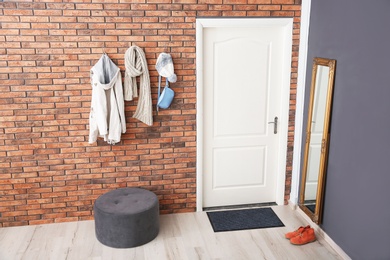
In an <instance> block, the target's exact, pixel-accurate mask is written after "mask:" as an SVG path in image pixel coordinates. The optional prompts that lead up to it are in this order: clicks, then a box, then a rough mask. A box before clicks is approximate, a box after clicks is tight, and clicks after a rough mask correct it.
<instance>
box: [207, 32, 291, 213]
mask: <svg viewBox="0 0 390 260" xmlns="http://www.w3.org/2000/svg"><path fill="white" fill-rule="evenodd" d="M285 40H286V39H285V30H284V29H283V27H275V26H273V27H269V26H268V27H266V26H263V27H251V26H248V27H242V26H241V27H229V26H227V27H214V28H213V27H210V28H204V29H203V53H202V59H203V70H202V71H203V97H202V98H203V107H202V111H203V129H202V131H203V144H202V147H203V158H202V160H203V169H202V170H203V207H214V206H224V205H240V204H251V203H264V202H275V201H276V185H277V183H276V181H277V170H278V155H279V154H278V152H279V151H278V147H279V141H280V140H281V139H280V138H279V135H280V132H278V129H276V125H275V121H276V120H275V118H280V113H281V100H282V95H281V89H282V85H283V84H284V82H283V78H284V76H286V75H284V76H283V73H285V70H284V68H285V67H286V66H285V62H286V59H285V57H286V56H285V55H286V53H285V45H284V44H285ZM290 46H291V45H290ZM290 48H291V47H290ZM287 62H289V59H288V60H287ZM287 76H288V77H289V76H290V75H287ZM278 123H280V121H279V122H278ZM277 128H280V126H278V127H277ZM283 134H286V133H283ZM286 145H287V144H286ZM284 160H285V158H284ZM283 185H284V183H283Z"/></svg>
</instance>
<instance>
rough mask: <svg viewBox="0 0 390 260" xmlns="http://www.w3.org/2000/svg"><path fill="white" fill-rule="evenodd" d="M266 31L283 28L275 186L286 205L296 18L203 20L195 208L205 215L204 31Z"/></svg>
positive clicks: (199, 34) (199, 33)
mask: <svg viewBox="0 0 390 260" xmlns="http://www.w3.org/2000/svg"><path fill="white" fill-rule="evenodd" d="M227 26H235V27H264V26H280V27H283V28H284V35H285V46H284V48H285V49H284V61H285V62H284V65H283V68H282V70H283V73H282V74H283V84H282V94H281V104H282V105H281V114H280V120H279V122H280V124H279V126H280V128H279V129H280V134H279V138H280V139H279V147H278V150H279V154H278V169H277V184H276V203H277V204H278V205H283V204H284V191H285V179H286V158H287V157H286V156H287V137H288V121H289V100H290V75H291V52H292V29H293V18H238V19H237V18H202V19H196V79H197V80H196V107H197V113H196V122H197V123H196V125H197V128H196V131H197V138H196V145H197V155H196V157H197V158H196V177H197V178H196V187H197V188H196V197H197V200H196V208H197V211H203V126H204V125H203V57H202V53H203V29H204V28H207V27H227Z"/></svg>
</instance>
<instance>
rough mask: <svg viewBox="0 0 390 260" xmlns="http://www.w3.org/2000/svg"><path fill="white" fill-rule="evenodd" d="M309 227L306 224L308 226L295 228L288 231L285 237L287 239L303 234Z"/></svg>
mask: <svg viewBox="0 0 390 260" xmlns="http://www.w3.org/2000/svg"><path fill="white" fill-rule="evenodd" d="M307 228H310V226H306V227H299V228H298V229H297V230H294V231H292V232H288V233H287V234H286V235H285V237H286V238H287V239H291V238H293V237H296V236H297V235H299V234H301V233H302V232H303V231H304V230H305V229H307Z"/></svg>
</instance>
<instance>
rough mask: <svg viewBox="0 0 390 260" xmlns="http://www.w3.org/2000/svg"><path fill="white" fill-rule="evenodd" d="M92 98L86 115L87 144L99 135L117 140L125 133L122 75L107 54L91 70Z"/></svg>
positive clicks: (106, 139) (112, 141)
mask: <svg viewBox="0 0 390 260" xmlns="http://www.w3.org/2000/svg"><path fill="white" fill-rule="evenodd" d="M91 84H92V101H91V112H90V115H89V143H94V142H96V139H97V137H98V136H101V137H103V138H104V141H107V143H109V144H115V143H118V142H120V140H121V133H125V132H126V119H125V106H124V100H123V89H122V76H121V73H120V69H119V68H118V66H116V65H115V64H114V62H112V60H111V59H110V58H109V57H108V56H107V55H106V54H104V55H102V57H101V58H100V59H99V61H98V62H97V63H96V64H95V66H93V67H92V69H91Z"/></svg>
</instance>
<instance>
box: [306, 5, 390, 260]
mask: <svg viewBox="0 0 390 260" xmlns="http://www.w3.org/2000/svg"><path fill="white" fill-rule="evenodd" d="M316 56H318V57H324V58H331V59H336V60H337V65H336V76H335V89H334V99H333V110H332V113H333V114H332V121H331V140H330V149H329V163H328V172H327V180H326V195H325V204H324V218H323V224H322V229H323V230H324V231H325V232H326V233H327V234H328V235H329V236H330V237H331V238H332V239H333V240H334V241H335V242H336V243H337V244H338V245H339V246H340V247H341V248H342V249H343V250H344V251H345V252H346V253H347V254H348V255H349V256H350V257H351V258H352V259H364V260H367V259H370V260H371V259H390V1H389V0H375V1H367V0H342V1H340V0H326V1H324V0H313V1H312V10H311V19H310V31H309V52H308V65H309V66H308V68H307V83H306V97H305V98H306V104H307V103H308V100H309V92H310V81H311V64H312V60H313V58H314V57H316ZM305 113H306V115H307V107H306V108H305ZM304 127H305V128H304V129H306V126H304ZM303 140H305V139H303Z"/></svg>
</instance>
